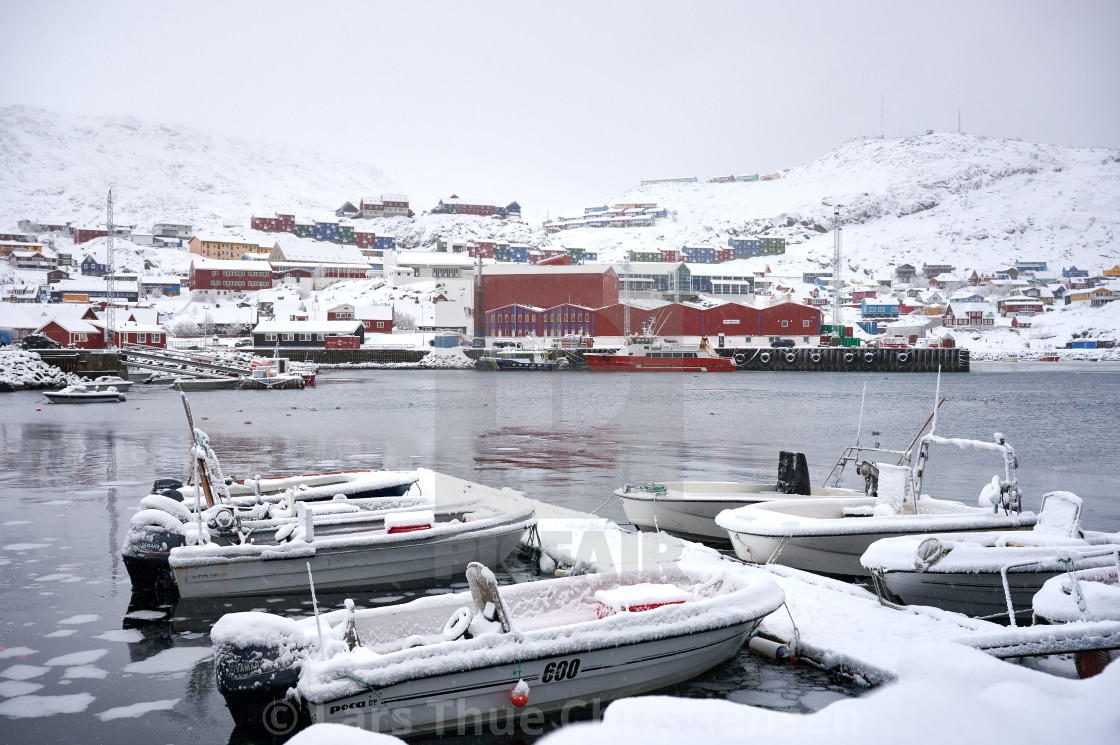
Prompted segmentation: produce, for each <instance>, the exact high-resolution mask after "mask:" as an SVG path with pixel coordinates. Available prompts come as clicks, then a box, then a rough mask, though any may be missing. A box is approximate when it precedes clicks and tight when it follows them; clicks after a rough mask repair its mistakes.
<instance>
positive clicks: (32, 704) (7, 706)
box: [0, 693, 93, 719]
mask: <svg viewBox="0 0 1120 745" xmlns="http://www.w3.org/2000/svg"><path fill="white" fill-rule="evenodd" d="M92 703H93V694H92V693H71V694H69V695H65V696H35V695H31V696H16V697H15V698H10V699H8V700H7V701H4V702H2V703H0V715H3V716H6V717H11V718H12V719H29V718H32V717H49V716H54V715H55V714H77V713H78V712H79V711H85V710H86V709H87V708H88V707H89V705H90V704H92Z"/></svg>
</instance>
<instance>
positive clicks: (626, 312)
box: [622, 253, 631, 338]
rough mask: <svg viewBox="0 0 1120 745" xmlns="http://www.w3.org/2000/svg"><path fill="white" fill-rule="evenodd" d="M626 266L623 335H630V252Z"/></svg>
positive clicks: (624, 262)
mask: <svg viewBox="0 0 1120 745" xmlns="http://www.w3.org/2000/svg"><path fill="white" fill-rule="evenodd" d="M623 264H624V265H625V266H626V280H627V281H626V290H625V292H624V293H623V295H622V335H623V336H625V337H627V338H629V337H630V284H631V283H630V279H631V277H630V254H629V253H627V254H626V259H625V260H624V261H623Z"/></svg>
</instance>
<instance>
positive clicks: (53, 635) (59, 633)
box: [43, 629, 78, 639]
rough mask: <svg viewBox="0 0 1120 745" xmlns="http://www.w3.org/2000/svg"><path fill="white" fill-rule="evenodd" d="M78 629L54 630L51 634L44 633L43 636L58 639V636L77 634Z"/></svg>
mask: <svg viewBox="0 0 1120 745" xmlns="http://www.w3.org/2000/svg"><path fill="white" fill-rule="evenodd" d="M77 631H78V630H77V629H59V630H58V631H52V632H51V633H49V634H43V637H44V638H45V639H58V638H60V637H63V636H70V635H71V634H76V633H77Z"/></svg>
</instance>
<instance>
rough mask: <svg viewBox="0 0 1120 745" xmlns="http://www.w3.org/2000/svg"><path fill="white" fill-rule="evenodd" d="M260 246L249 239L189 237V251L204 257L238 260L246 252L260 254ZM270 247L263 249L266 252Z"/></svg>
mask: <svg viewBox="0 0 1120 745" xmlns="http://www.w3.org/2000/svg"><path fill="white" fill-rule="evenodd" d="M261 249H262V247H261V246H260V245H258V244H256V243H253V242H251V241H245V240H242V239H240V238H229V237H217V238H202V237H200V236H197V235H196V236H195V237H193V238H191V242H190V252H191V253H192V254H196V255H198V256H202V257H203V258H206V259H229V260H233V261H239V260H240V259H241V257H242V256H244V255H245V254H247V253H251V254H260V253H262V251H261ZM271 250H272V248H271V247H269V248H267V249H265V250H264V251H263V253H264V254H267V253H268V252H269V251H271Z"/></svg>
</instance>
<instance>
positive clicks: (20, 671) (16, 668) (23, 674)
mask: <svg viewBox="0 0 1120 745" xmlns="http://www.w3.org/2000/svg"><path fill="white" fill-rule="evenodd" d="M48 670H50V668H49V667H40V666H38V665H12V666H11V667H9V668H8V669H7V670H0V678H10V679H11V680H30V679H31V678H38V677H39V676H40V675H42V674H43V673H45V672H47V671H48Z"/></svg>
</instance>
